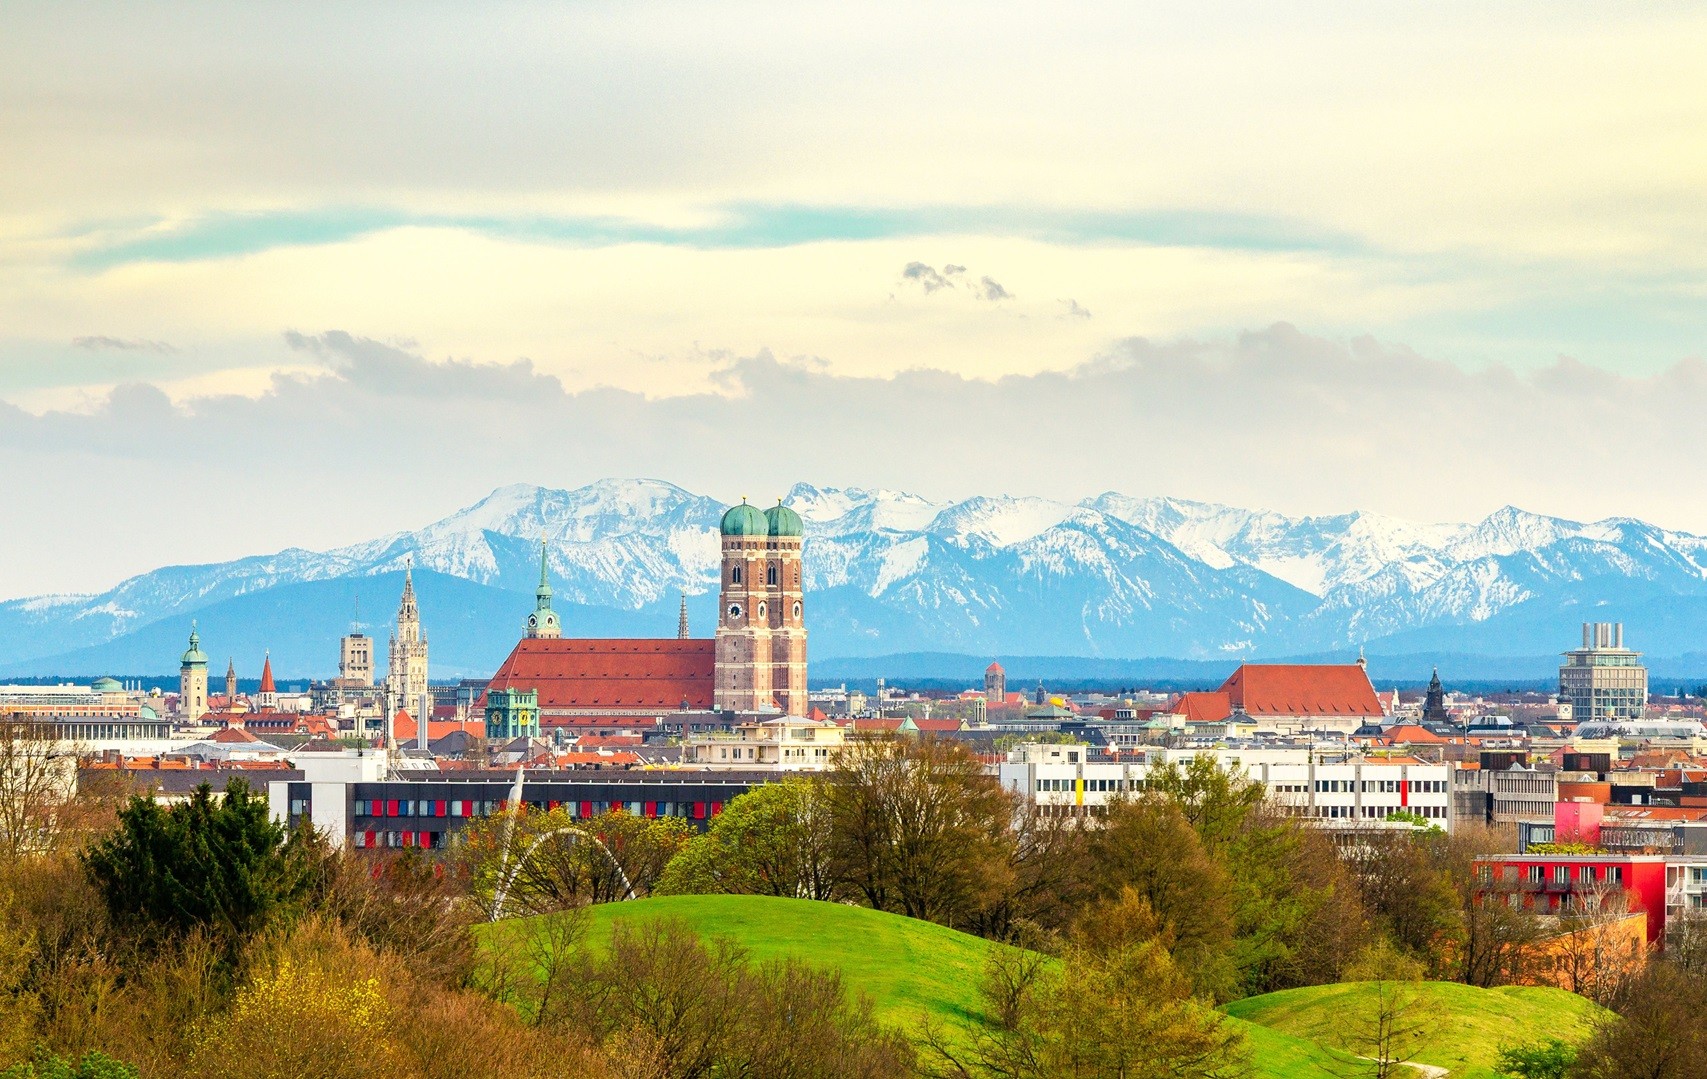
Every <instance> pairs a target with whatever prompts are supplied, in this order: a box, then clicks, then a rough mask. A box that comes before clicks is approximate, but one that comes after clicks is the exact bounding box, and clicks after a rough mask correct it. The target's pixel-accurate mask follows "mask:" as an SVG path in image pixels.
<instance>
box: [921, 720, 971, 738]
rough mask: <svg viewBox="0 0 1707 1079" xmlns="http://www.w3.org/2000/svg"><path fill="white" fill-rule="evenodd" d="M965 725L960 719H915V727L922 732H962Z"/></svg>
mask: <svg viewBox="0 0 1707 1079" xmlns="http://www.w3.org/2000/svg"><path fill="white" fill-rule="evenodd" d="M964 725H965V724H964V723H962V722H961V721H960V720H958V719H915V720H913V726H915V727H917V728H919V730H921V731H927V732H935V733H938V734H948V733H951V732H953V731H958V730H960V728H961V727H963V726H964Z"/></svg>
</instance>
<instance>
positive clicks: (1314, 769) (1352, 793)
mask: <svg viewBox="0 0 1707 1079" xmlns="http://www.w3.org/2000/svg"><path fill="white" fill-rule="evenodd" d="M1097 756H1098V754H1097V753H1096V752H1095V750H1094V749H1093V748H1092V747H1090V746H1082V745H1053V744H1030V745H1023V746H1019V747H1017V748H1015V749H1013V750H1011V751H1010V752H1009V753H1008V758H1007V760H1006V761H1004V762H1002V763H1001V764H1000V765H999V766H998V774H999V776H1000V778H1001V784H1002V787H1003V788H1004V789H1006V790H1009V791H1012V792H1013V793H1014V794H1017V795H1019V796H1020V797H1022V798H1030V799H1031V801H1032V802H1033V804H1035V805H1037V806H1039V807H1040V808H1044V809H1046V810H1050V811H1052V812H1061V813H1085V812H1089V813H1097V812H1101V811H1102V809H1103V808H1105V807H1106V806H1107V804H1108V803H1109V802H1111V801H1113V800H1114V799H1115V798H1118V797H1121V796H1123V795H1124V796H1126V797H1131V796H1132V795H1133V794H1135V793H1136V792H1139V791H1142V790H1143V789H1144V785H1145V782H1146V780H1147V779H1148V777H1149V771H1150V768H1151V767H1152V766H1153V765H1163V764H1174V765H1182V764H1185V763H1186V762H1188V761H1189V760H1191V759H1192V758H1193V757H1197V756H1209V757H1213V758H1215V761H1216V763H1217V764H1218V765H1219V766H1220V767H1222V768H1224V769H1227V770H1229V771H1238V772H1242V773H1243V774H1244V775H1245V776H1247V777H1248V778H1250V779H1252V780H1255V781H1256V782H1258V783H1261V784H1262V785H1263V786H1265V787H1266V788H1267V789H1268V793H1269V796H1270V797H1271V798H1273V799H1274V801H1275V802H1276V803H1277V804H1278V805H1281V806H1284V807H1286V808H1287V809H1288V811H1289V812H1291V813H1293V814H1295V815H1297V816H1299V817H1304V818H1306V819H1309V820H1311V821H1312V822H1314V823H1319V824H1323V825H1325V826H1328V827H1351V826H1353V825H1365V826H1367V825H1371V824H1375V823H1378V822H1382V821H1385V820H1386V819H1387V818H1388V817H1389V816H1391V815H1392V814H1394V813H1404V814H1409V815H1413V816H1416V817H1419V818H1421V819H1423V820H1426V821H1428V822H1429V823H1430V824H1434V825H1436V826H1438V827H1440V828H1441V829H1442V830H1448V831H1449V830H1451V827H1452V767H1451V766H1450V765H1447V764H1432V763H1427V762H1424V761H1420V760H1417V759H1415V758H1410V757H1404V758H1352V759H1348V760H1344V761H1338V762H1327V761H1323V760H1321V759H1320V755H1319V754H1317V753H1316V752H1315V751H1314V750H1313V749H1311V748H1307V747H1273V748H1267V747H1248V748H1243V749H1234V748H1220V747H1217V748H1213V749H1210V748H1205V749H1183V750H1160V749H1159V750H1157V751H1155V752H1154V753H1153V754H1151V755H1150V756H1149V757H1148V758H1147V759H1146V760H1144V761H1112V760H1099V759H1096V758H1097Z"/></svg>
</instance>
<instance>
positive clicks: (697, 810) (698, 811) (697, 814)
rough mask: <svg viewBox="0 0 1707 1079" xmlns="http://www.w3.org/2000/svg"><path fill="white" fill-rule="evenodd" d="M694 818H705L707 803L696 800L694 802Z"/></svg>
mask: <svg viewBox="0 0 1707 1079" xmlns="http://www.w3.org/2000/svg"><path fill="white" fill-rule="evenodd" d="M693 819H694V820H704V819H705V803H704V802H695V803H694V804H693Z"/></svg>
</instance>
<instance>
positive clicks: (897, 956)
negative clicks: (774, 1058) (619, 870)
mask: <svg viewBox="0 0 1707 1079" xmlns="http://www.w3.org/2000/svg"><path fill="white" fill-rule="evenodd" d="M669 917H673V918H680V919H682V920H683V921H685V922H686V923H687V924H688V925H689V926H691V927H692V928H693V929H694V931H695V932H697V933H699V934H700V935H701V936H704V937H715V936H723V937H730V938H732V939H734V940H735V941H737V942H739V943H740V944H741V945H742V946H743V947H745V948H746V949H747V951H748V953H749V955H751V956H752V957H753V958H754V959H756V960H761V961H762V960H765V959H773V958H783V957H787V956H794V957H797V958H800V959H804V960H806V961H807V962H809V963H813V964H815V965H818V966H823V967H831V968H834V969H836V970H838V971H840V972H841V975H842V978H843V981H844V983H845V984H846V985H847V987H848V988H849V990H851V991H853V992H857V993H864V994H865V995H866V996H869V997H870V998H871V1001H872V1004H873V1007H874V1009H875V1011H876V1013H877V1016H878V1018H879V1019H881V1020H883V1021H884V1022H886V1023H889V1024H892V1025H894V1026H896V1027H899V1028H901V1029H904V1030H911V1029H916V1027H917V1026H918V1023H919V1018H920V1016H921V1014H923V1015H929V1016H930V1017H931V1018H933V1019H935V1020H937V1021H939V1022H941V1023H944V1024H945V1025H947V1026H949V1027H951V1028H954V1027H959V1026H962V1025H964V1024H966V1023H967V1022H976V1021H977V1019H978V1016H979V1007H978V981H979V978H980V977H981V975H982V973H983V969H984V962H985V959H986V958H987V957H988V955H989V953H990V950H991V949H992V948H993V947H995V945H993V944H992V943H991V942H989V941H987V940H983V939H980V938H978V937H973V936H968V935H967V934H965V933H959V932H956V931H955V930H952V929H946V928H944V927H942V926H940V925H935V924H933V923H931V922H921V921H917V920H915V919H912V918H903V917H901V916H900V915H896V914H884V913H881V912H879V911H874V910H866V909H864V908H862V907H847V906H841V905H839V904H835V903H813V902H809V901H807V900H803V899H777V898H774V897H770V896H753V895H694V896H669V897H660V898H655V899H641V900H636V901H634V902H631V903H608V904H604V905H601V906H597V907H593V908H592V909H591V911H590V912H589V922H588V926H587V937H588V939H589V940H590V941H593V942H598V941H603V940H607V939H609V935H610V926H611V923H612V922H613V921H615V920H617V919H619V918H628V919H644V918H669ZM531 924H534V920H533V919H526V920H521V921H513V922H501V923H499V924H497V925H493V926H489V927H487V928H486V929H485V930H484V932H486V933H515V932H525V931H526V930H527V927H528V926H529V925H531ZM1423 992H1424V993H1425V995H1426V1001H1425V1007H1426V1009H1427V1013H1428V1014H1429V1015H1431V1016H1434V1017H1436V1019H1437V1020H1438V1024H1437V1027H1436V1029H1435V1030H1434V1031H1433V1032H1431V1034H1430V1036H1429V1038H1428V1039H1427V1041H1426V1042H1425V1047H1424V1049H1423V1050H1422V1051H1421V1052H1420V1053H1418V1057H1419V1059H1421V1060H1422V1061H1423V1062H1425V1063H1429V1064H1438V1065H1441V1066H1443V1067H1446V1068H1448V1069H1450V1075H1451V1077H1452V1079H1488V1077H1491V1076H1493V1075H1494V1072H1493V1071H1492V1064H1493V1060H1494V1056H1495V1054H1497V1053H1498V1051H1499V1048H1500V1046H1502V1045H1506V1044H1512V1043H1516V1042H1523V1041H1534V1040H1537V1039H1539V1038H1542V1037H1546V1036H1553V1037H1559V1038H1564V1039H1566V1040H1580V1039H1581V1038H1582V1037H1583V1036H1586V1034H1587V1032H1588V1029H1589V1026H1590V1024H1591V1023H1592V1022H1593V1020H1594V1019H1595V1018H1596V1017H1597V1016H1598V1015H1599V1014H1601V1013H1600V1009H1598V1008H1596V1007H1595V1006H1594V1005H1593V1004H1591V1003H1589V1002H1588V1001H1586V1000H1584V999H1583V998H1581V997H1578V996H1574V995H1572V994H1570V993H1565V992H1562V991H1560V990H1557V989H1528V988H1511V989H1476V988H1473V987H1470V986H1465V985H1458V984H1456V983H1450V982H1427V983H1424V986H1423ZM1369 993H1370V988H1369V986H1368V985H1367V984H1363V983H1352V984H1347V985H1325V986H1314V987H1311V988H1308V989H1292V990H1287V991H1285V992H1281V993H1269V994H1267V995H1265V996H1260V997H1252V998H1250V999H1249V1000H1241V1001H1236V1002H1234V1003H1232V1004H1229V1005H1227V1007H1226V1008H1225V1009H1223V1010H1224V1011H1225V1012H1226V1013H1227V1014H1228V1016H1229V1021H1230V1022H1232V1023H1233V1024H1234V1025H1236V1026H1237V1027H1238V1028H1239V1029H1240V1030H1242V1031H1243V1032H1244V1033H1245V1036H1246V1038H1247V1040H1248V1043H1249V1047H1250V1051H1251V1058H1252V1061H1253V1063H1254V1064H1255V1076H1256V1079H1320V1077H1323V1076H1330V1077H1331V1076H1335V1075H1345V1074H1348V1070H1347V1067H1346V1065H1345V1062H1346V1059H1347V1058H1346V1057H1345V1056H1344V1055H1343V1054H1340V1053H1337V1052H1335V1051H1334V1050H1332V1049H1329V1048H1327V1047H1326V1046H1325V1045H1324V1044H1323V1043H1324V1042H1331V1041H1332V1038H1331V1037H1328V1036H1327V1035H1328V1034H1329V1032H1330V1031H1331V1029H1332V1027H1331V1023H1332V1020H1334V1019H1335V1018H1338V1017H1342V1016H1344V1015H1347V1014H1354V1009H1356V1008H1357V1007H1359V1006H1360V1004H1361V1003H1363V1002H1364V1001H1365V1000H1366V999H1367V997H1368V996H1369ZM1354 1073H1355V1072H1350V1074H1354Z"/></svg>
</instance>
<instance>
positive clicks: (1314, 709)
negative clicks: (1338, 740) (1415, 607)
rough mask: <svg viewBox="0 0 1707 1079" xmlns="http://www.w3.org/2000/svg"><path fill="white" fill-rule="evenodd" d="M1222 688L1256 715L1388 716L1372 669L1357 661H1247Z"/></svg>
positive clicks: (1233, 701) (1245, 708)
mask: <svg viewBox="0 0 1707 1079" xmlns="http://www.w3.org/2000/svg"><path fill="white" fill-rule="evenodd" d="M1220 692H1222V693H1225V694H1227V697H1228V700H1229V701H1230V702H1231V703H1232V704H1233V705H1236V706H1242V707H1243V708H1244V710H1245V714H1246V715H1249V716H1253V717H1260V716H1367V717H1377V716H1381V715H1383V714H1384V713H1383V711H1382V709H1381V702H1380V700H1378V699H1377V698H1376V696H1375V687H1374V686H1372V685H1370V684H1369V675H1368V673H1367V672H1365V671H1364V669H1363V668H1362V667H1360V666H1358V665H1357V664H1355V663H1241V664H1240V665H1239V669H1238V670H1236V671H1234V672H1233V673H1232V675H1231V676H1230V677H1229V678H1228V679H1227V680H1226V681H1225V682H1223V683H1221V689H1220Z"/></svg>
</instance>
